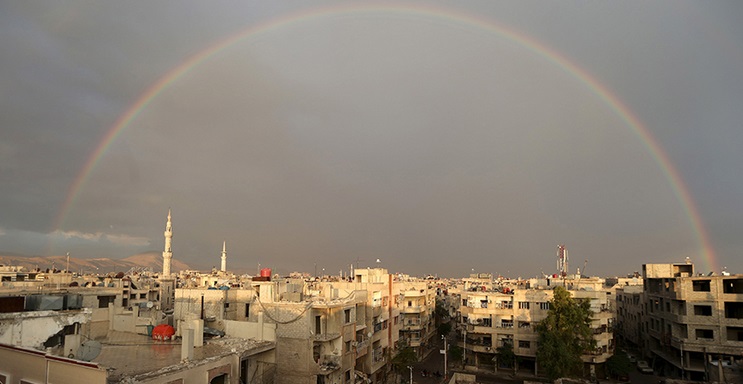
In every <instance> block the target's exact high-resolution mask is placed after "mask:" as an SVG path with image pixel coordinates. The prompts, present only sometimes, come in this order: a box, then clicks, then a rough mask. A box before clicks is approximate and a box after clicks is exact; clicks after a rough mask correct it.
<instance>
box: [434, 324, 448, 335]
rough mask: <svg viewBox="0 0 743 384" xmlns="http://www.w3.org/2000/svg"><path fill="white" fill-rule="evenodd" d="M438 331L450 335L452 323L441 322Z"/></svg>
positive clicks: (440, 333)
mask: <svg viewBox="0 0 743 384" xmlns="http://www.w3.org/2000/svg"><path fill="white" fill-rule="evenodd" d="M437 331H438V334H439V335H440V336H446V335H448V334H449V332H451V323H442V324H439V327H438V330H437Z"/></svg>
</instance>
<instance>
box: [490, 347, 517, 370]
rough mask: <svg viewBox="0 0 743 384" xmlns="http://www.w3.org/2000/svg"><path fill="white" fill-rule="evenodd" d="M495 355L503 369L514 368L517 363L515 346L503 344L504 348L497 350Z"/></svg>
mask: <svg viewBox="0 0 743 384" xmlns="http://www.w3.org/2000/svg"><path fill="white" fill-rule="evenodd" d="M495 355H496V356H497V357H498V365H499V366H501V367H508V368H511V367H513V363H514V362H515V361H516V354H515V353H513V344H511V343H503V345H502V346H500V347H498V348H496V349H495Z"/></svg>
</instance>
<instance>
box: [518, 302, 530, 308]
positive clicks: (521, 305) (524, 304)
mask: <svg viewBox="0 0 743 384" xmlns="http://www.w3.org/2000/svg"><path fill="white" fill-rule="evenodd" d="M519 309H529V302H528V301H519Z"/></svg>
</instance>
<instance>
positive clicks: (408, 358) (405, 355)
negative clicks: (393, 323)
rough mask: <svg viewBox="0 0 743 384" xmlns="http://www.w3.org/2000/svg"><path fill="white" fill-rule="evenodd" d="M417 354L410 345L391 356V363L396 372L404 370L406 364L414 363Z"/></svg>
mask: <svg viewBox="0 0 743 384" xmlns="http://www.w3.org/2000/svg"><path fill="white" fill-rule="evenodd" d="M417 361H418V356H416V354H415V350H414V349H413V348H412V347H403V348H401V349H400V351H399V352H397V354H396V355H395V357H393V358H392V365H393V366H394V367H395V370H396V371H397V372H398V373H402V372H405V370H406V369H407V367H408V365H411V364H413V363H416V362H417Z"/></svg>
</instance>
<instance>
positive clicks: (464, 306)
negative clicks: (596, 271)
mask: <svg viewBox="0 0 743 384" xmlns="http://www.w3.org/2000/svg"><path fill="white" fill-rule="evenodd" d="M560 280H561V281H560V285H562V284H563V283H564V282H566V280H563V279H560ZM567 282H568V283H569V284H568V285H570V286H571V287H572V288H576V287H580V288H582V289H578V290H570V293H571V295H572V296H573V297H574V298H577V299H584V300H588V301H589V302H590V304H591V310H592V311H593V316H592V324H591V327H592V328H593V330H594V339H595V340H596V349H595V350H594V351H591V352H590V353H588V354H585V355H583V356H582V359H583V361H584V363H585V364H586V375H587V376H588V375H590V376H596V375H598V376H599V377H603V363H605V362H606V360H607V359H608V358H609V357H610V356H611V355H612V354H613V352H614V337H613V333H612V327H613V323H614V318H613V313H612V302H611V301H610V300H609V298H608V297H607V294H606V291H604V290H592V289H591V288H590V287H592V286H593V285H595V282H594V281H591V280H588V281H586V282H585V283H586V284H587V285H586V286H585V287H584V286H583V285H582V283H581V282H580V281H578V280H574V281H572V282H570V281H569V280H567ZM517 284H518V285H519V286H524V285H525V283H524V282H518V283H517ZM550 285H551V286H554V285H555V284H552V282H550ZM472 289H473V288H470V290H469V291H461V292H460V295H461V297H460V299H461V303H460V306H459V313H458V314H457V322H458V326H457V330H458V345H459V346H461V347H462V348H464V356H463V357H464V364H465V366H467V367H470V368H472V369H485V370H496V369H497V364H498V362H497V355H496V352H497V348H498V347H502V346H504V345H505V344H510V345H511V346H512V347H513V351H514V354H515V355H516V356H517V357H518V359H517V360H518V361H519V362H518V363H517V365H516V367H515V369H516V370H518V369H529V370H532V371H533V372H535V373H538V372H539V370H538V365H537V364H536V354H537V340H538V334H537V332H536V330H535V328H536V325H537V324H538V323H539V322H540V321H541V320H543V319H544V318H546V317H547V314H548V312H549V302H550V301H551V300H552V295H553V291H552V289H551V288H547V287H541V288H528V289H525V288H515V289H513V288H511V287H507V286H500V287H495V288H494V290H483V289H482V288H480V289H478V288H477V287H474V290H472Z"/></svg>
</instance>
